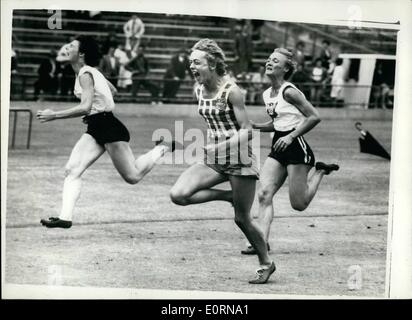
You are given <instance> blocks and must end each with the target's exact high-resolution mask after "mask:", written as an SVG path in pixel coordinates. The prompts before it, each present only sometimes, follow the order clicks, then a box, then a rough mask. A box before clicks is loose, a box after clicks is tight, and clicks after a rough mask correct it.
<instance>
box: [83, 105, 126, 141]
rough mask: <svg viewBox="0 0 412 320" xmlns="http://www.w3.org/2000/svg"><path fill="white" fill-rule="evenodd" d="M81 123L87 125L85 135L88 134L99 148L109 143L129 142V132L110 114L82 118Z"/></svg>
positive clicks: (103, 113) (104, 113) (97, 114)
mask: <svg viewBox="0 0 412 320" xmlns="http://www.w3.org/2000/svg"><path fill="white" fill-rule="evenodd" d="M83 122H84V123H87V131H86V133H88V134H90V135H91V136H92V137H93V138H94V139H95V140H96V141H97V143H98V144H100V145H101V146H104V144H105V143H110V142H116V141H125V142H129V141H130V134H129V131H128V130H127V128H126V127H125V126H124V124H123V123H121V122H120V120H118V119H117V118H116V117H115V116H114V115H113V113H112V112H101V113H96V114H93V115H90V116H86V117H83Z"/></svg>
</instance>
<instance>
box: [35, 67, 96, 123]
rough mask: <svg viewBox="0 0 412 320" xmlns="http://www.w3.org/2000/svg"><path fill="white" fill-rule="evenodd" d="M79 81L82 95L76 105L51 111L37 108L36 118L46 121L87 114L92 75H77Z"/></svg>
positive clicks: (89, 106)
mask: <svg viewBox="0 0 412 320" xmlns="http://www.w3.org/2000/svg"><path fill="white" fill-rule="evenodd" d="M79 81H80V86H81V87H82V97H81V102H80V104H79V105H78V106H75V107H73V108H70V109H66V110H61V111H53V110H51V109H46V110H39V111H38V112H37V119H39V120H40V121H41V122H47V121H52V120H56V119H66V118H75V117H81V116H84V115H87V114H89V112H90V110H91V108H92V101H93V96H94V81H93V77H92V76H91V75H90V74H89V73H87V72H86V73H84V74H82V75H81V76H80V77H79Z"/></svg>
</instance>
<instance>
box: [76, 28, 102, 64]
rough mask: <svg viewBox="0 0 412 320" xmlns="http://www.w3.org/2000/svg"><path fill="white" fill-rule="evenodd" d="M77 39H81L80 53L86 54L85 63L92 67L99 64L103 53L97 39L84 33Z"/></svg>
mask: <svg viewBox="0 0 412 320" xmlns="http://www.w3.org/2000/svg"><path fill="white" fill-rule="evenodd" d="M76 40H77V41H79V53H83V54H84V63H85V64H87V65H88V66H91V67H95V66H97V65H98V64H99V62H100V58H101V55H100V50H99V45H98V44H97V42H96V40H94V38H92V37H90V36H84V35H81V36H78V37H77V38H76Z"/></svg>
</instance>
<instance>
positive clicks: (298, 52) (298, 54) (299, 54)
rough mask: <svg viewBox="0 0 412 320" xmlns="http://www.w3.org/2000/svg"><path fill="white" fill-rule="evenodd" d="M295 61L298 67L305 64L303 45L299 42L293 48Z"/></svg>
mask: <svg viewBox="0 0 412 320" xmlns="http://www.w3.org/2000/svg"><path fill="white" fill-rule="evenodd" d="M295 59H296V63H297V64H298V65H303V64H304V63H305V43H304V42H303V41H299V42H298V43H297V44H296V48H295Z"/></svg>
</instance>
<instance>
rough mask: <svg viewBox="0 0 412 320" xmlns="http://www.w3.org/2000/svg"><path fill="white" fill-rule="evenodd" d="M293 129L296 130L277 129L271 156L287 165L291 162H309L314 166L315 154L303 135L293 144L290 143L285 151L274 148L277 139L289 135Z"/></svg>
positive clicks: (308, 163)
mask: <svg viewBox="0 0 412 320" xmlns="http://www.w3.org/2000/svg"><path fill="white" fill-rule="evenodd" d="M292 131H294V129H293V130H290V131H275V135H274V136H273V140H272V148H271V152H270V153H269V157H271V158H273V159H275V160H277V161H279V162H280V164H281V165H283V166H285V167H286V166H287V165H289V164H307V165H309V166H311V167H313V166H314V165H315V155H314V154H313V151H312V149H311V148H310V146H309V144H308V143H307V142H306V140H305V139H304V138H303V136H298V137H296V138H295V139H294V140H293V142H292V144H291V145H289V146H288V147H287V148H286V149H285V150H284V151H281V152H276V151H275V150H273V146H274V145H275V143H276V141H278V139H279V138H281V137H284V136H286V135H288V134H289V133H291V132H292Z"/></svg>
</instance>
